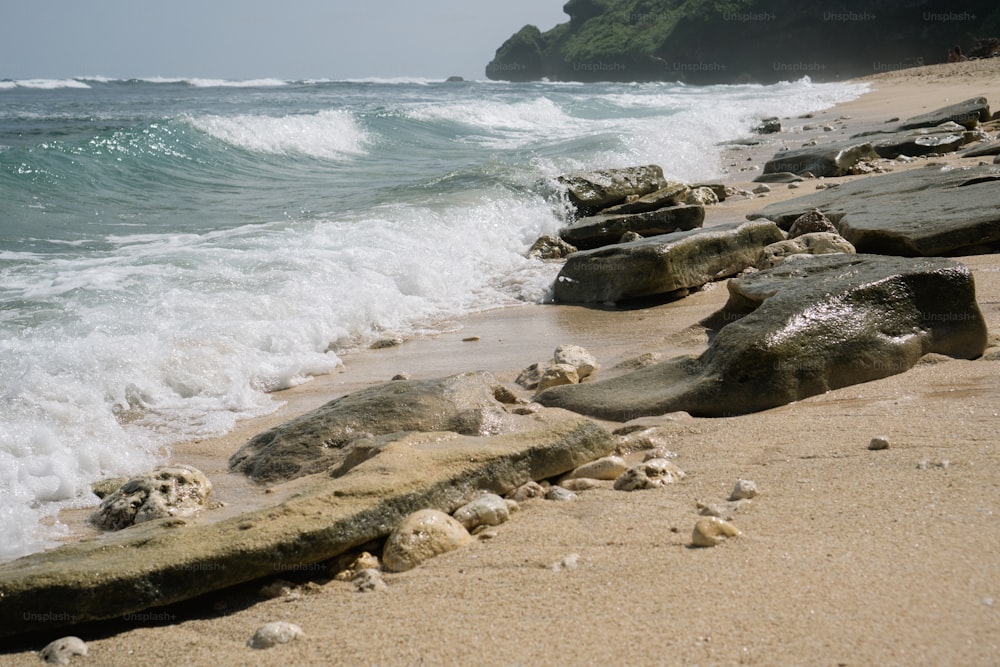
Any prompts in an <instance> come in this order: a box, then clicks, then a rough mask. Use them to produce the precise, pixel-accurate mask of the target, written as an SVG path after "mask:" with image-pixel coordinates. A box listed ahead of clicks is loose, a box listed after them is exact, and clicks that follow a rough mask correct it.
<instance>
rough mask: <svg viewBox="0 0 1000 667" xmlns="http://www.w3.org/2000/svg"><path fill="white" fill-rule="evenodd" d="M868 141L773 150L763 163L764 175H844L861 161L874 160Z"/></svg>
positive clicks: (872, 148) (872, 150) (839, 142)
mask: <svg viewBox="0 0 1000 667" xmlns="http://www.w3.org/2000/svg"><path fill="white" fill-rule="evenodd" d="M877 159H879V154H878V153H876V152H875V149H874V147H872V144H871V142H869V141H865V140H861V139H851V140H849V141H836V142H833V143H829V144H819V145H816V146H806V147H805V148H797V149H793V150H788V151H783V152H780V153H776V154H775V156H774V157H773V158H771V159H770V160H768V161H767V162H766V163H764V173H765V174H777V173H785V172H788V173H792V174H796V175H799V176H802V175H803V174H806V173H810V174H812V175H813V176H817V177H818V176H846V175H848V174H850V173H851V168H852V167H854V166H855V165H856V164H858V163H859V162H861V161H862V160H877Z"/></svg>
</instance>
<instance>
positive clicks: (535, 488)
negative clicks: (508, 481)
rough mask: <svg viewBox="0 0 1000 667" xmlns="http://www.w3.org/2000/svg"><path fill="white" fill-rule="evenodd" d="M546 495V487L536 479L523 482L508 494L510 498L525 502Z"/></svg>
mask: <svg viewBox="0 0 1000 667" xmlns="http://www.w3.org/2000/svg"><path fill="white" fill-rule="evenodd" d="M544 497H545V487H543V486H542V485H541V484H539V483H538V482H534V481H532V482H526V483H524V484H522V485H521V486H519V487H517V488H516V489H514V491H513V492H511V493H510V495H508V496H507V498H508V499H509V500H513V501H514V502H517V503H523V502H524V501H525V500H531V499H532V498H544Z"/></svg>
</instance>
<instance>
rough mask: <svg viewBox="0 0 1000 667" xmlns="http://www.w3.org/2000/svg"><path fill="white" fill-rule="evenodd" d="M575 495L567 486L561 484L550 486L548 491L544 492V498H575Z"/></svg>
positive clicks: (564, 499)
mask: <svg viewBox="0 0 1000 667" xmlns="http://www.w3.org/2000/svg"><path fill="white" fill-rule="evenodd" d="M577 497H578V496H577V495H576V494H575V493H573V492H572V491H570V490H569V489H567V488H564V487H562V486H550V487H549V490H548V492H546V494H545V499H546V500H559V501H566V500H576V499H577Z"/></svg>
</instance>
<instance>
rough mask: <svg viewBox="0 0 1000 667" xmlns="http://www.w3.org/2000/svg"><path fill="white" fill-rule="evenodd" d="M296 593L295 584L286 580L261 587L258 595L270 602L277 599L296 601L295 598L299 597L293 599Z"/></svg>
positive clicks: (279, 580) (278, 580)
mask: <svg viewBox="0 0 1000 667" xmlns="http://www.w3.org/2000/svg"><path fill="white" fill-rule="evenodd" d="M294 593H295V584H293V583H292V582H290V581H286V580H284V579H277V580H275V581H272V582H271V583H269V584H267V585H266V586H261V588H260V590H259V591H257V595H259V596H260V597H262V598H265V599H268V600H275V599H277V598H288V599H295V597H299V596H294V597H293V594H294Z"/></svg>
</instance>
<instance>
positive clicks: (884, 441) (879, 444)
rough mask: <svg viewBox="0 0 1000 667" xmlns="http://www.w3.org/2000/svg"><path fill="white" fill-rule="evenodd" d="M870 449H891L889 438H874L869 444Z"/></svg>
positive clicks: (880, 436)
mask: <svg viewBox="0 0 1000 667" xmlns="http://www.w3.org/2000/svg"><path fill="white" fill-rule="evenodd" d="M868 449H871V450H878V449H889V438H887V437H885V436H884V435H876V436H875V437H874V438H872V440H871V442H869V443H868Z"/></svg>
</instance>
